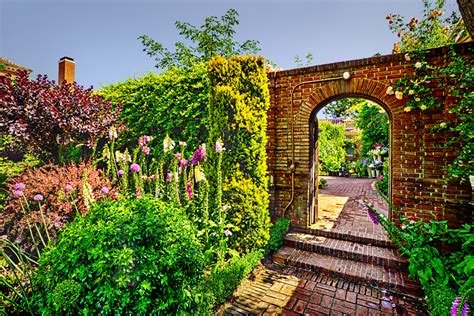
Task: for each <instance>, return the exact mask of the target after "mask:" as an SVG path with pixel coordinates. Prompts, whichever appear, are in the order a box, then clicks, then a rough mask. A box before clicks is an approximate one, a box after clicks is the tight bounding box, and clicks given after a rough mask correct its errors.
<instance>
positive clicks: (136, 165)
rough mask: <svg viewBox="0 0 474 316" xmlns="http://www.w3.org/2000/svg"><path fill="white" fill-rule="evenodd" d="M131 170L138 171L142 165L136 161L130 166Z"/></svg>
mask: <svg viewBox="0 0 474 316" xmlns="http://www.w3.org/2000/svg"><path fill="white" fill-rule="evenodd" d="M130 171H131V172H138V171H140V166H139V165H138V164H136V163H134V164H132V165H131V166H130Z"/></svg>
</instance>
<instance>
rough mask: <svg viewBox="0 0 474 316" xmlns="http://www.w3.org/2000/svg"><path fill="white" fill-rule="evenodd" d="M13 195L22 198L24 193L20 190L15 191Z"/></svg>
mask: <svg viewBox="0 0 474 316" xmlns="http://www.w3.org/2000/svg"><path fill="white" fill-rule="evenodd" d="M13 195H14V196H16V197H20V196H23V192H22V191H20V190H15V191H14V192H13Z"/></svg>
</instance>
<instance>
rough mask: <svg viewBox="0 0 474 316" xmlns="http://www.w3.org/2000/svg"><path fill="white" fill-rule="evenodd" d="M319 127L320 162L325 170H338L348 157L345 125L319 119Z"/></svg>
mask: <svg viewBox="0 0 474 316" xmlns="http://www.w3.org/2000/svg"><path fill="white" fill-rule="evenodd" d="M318 128H319V129H320V130H321V132H320V133H319V134H318V142H319V162H320V163H321V164H322V165H323V169H324V170H325V171H331V172H337V171H339V167H340V166H341V164H342V163H344V161H345V159H346V151H345V150H344V147H345V140H346V135H345V129H344V125H343V124H333V123H331V122H327V121H319V123H318Z"/></svg>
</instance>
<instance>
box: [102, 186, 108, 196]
mask: <svg viewBox="0 0 474 316" xmlns="http://www.w3.org/2000/svg"><path fill="white" fill-rule="evenodd" d="M100 193H102V194H107V193H109V188H107V187H103V188H102V189H100Z"/></svg>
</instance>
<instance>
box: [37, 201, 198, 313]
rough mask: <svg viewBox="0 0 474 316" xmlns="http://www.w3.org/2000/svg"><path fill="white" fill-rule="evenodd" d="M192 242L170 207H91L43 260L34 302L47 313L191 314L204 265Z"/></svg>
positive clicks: (191, 232)
mask: <svg viewBox="0 0 474 316" xmlns="http://www.w3.org/2000/svg"><path fill="white" fill-rule="evenodd" d="M195 235H196V231H195V228H194V226H193V225H192V223H191V222H189V220H188V219H187V218H186V215H185V214H184V212H183V209H182V208H180V207H177V206H173V205H171V204H169V203H164V202H161V201H157V200H155V199H149V198H141V199H131V200H121V201H119V202H114V201H107V202H103V203H96V204H94V206H93V207H92V208H91V211H90V212H89V214H88V215H87V216H86V217H84V218H83V217H77V218H76V219H75V220H74V222H73V223H72V224H71V225H68V226H67V227H65V229H64V230H63V231H62V233H61V235H60V236H59V239H58V242H57V245H56V246H55V247H53V248H49V249H48V251H46V252H44V253H43V255H42V257H41V260H40V263H39V268H38V273H37V276H36V278H35V280H34V285H35V291H34V293H33V294H34V295H33V300H32V301H33V302H34V304H35V306H36V308H37V310H38V311H39V312H40V313H46V314H89V315H106V314H107V315H108V314H121V315H123V314H130V313H132V314H135V315H158V314H164V315H176V314H182V313H191V314H193V313H196V311H197V308H198V307H199V306H200V304H202V301H201V300H200V297H199V295H200V293H199V292H196V291H194V288H195V287H196V286H197V285H198V284H199V281H200V280H201V279H202V277H203V275H204V274H203V273H204V272H203V271H204V262H203V255H202V252H201V246H200V245H199V243H198V242H197V240H196V238H195ZM64 282H68V283H69V284H72V285H73V287H71V286H70V285H68V284H67V283H66V284H65V283H64ZM68 289H74V290H75V291H71V290H68Z"/></svg>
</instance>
